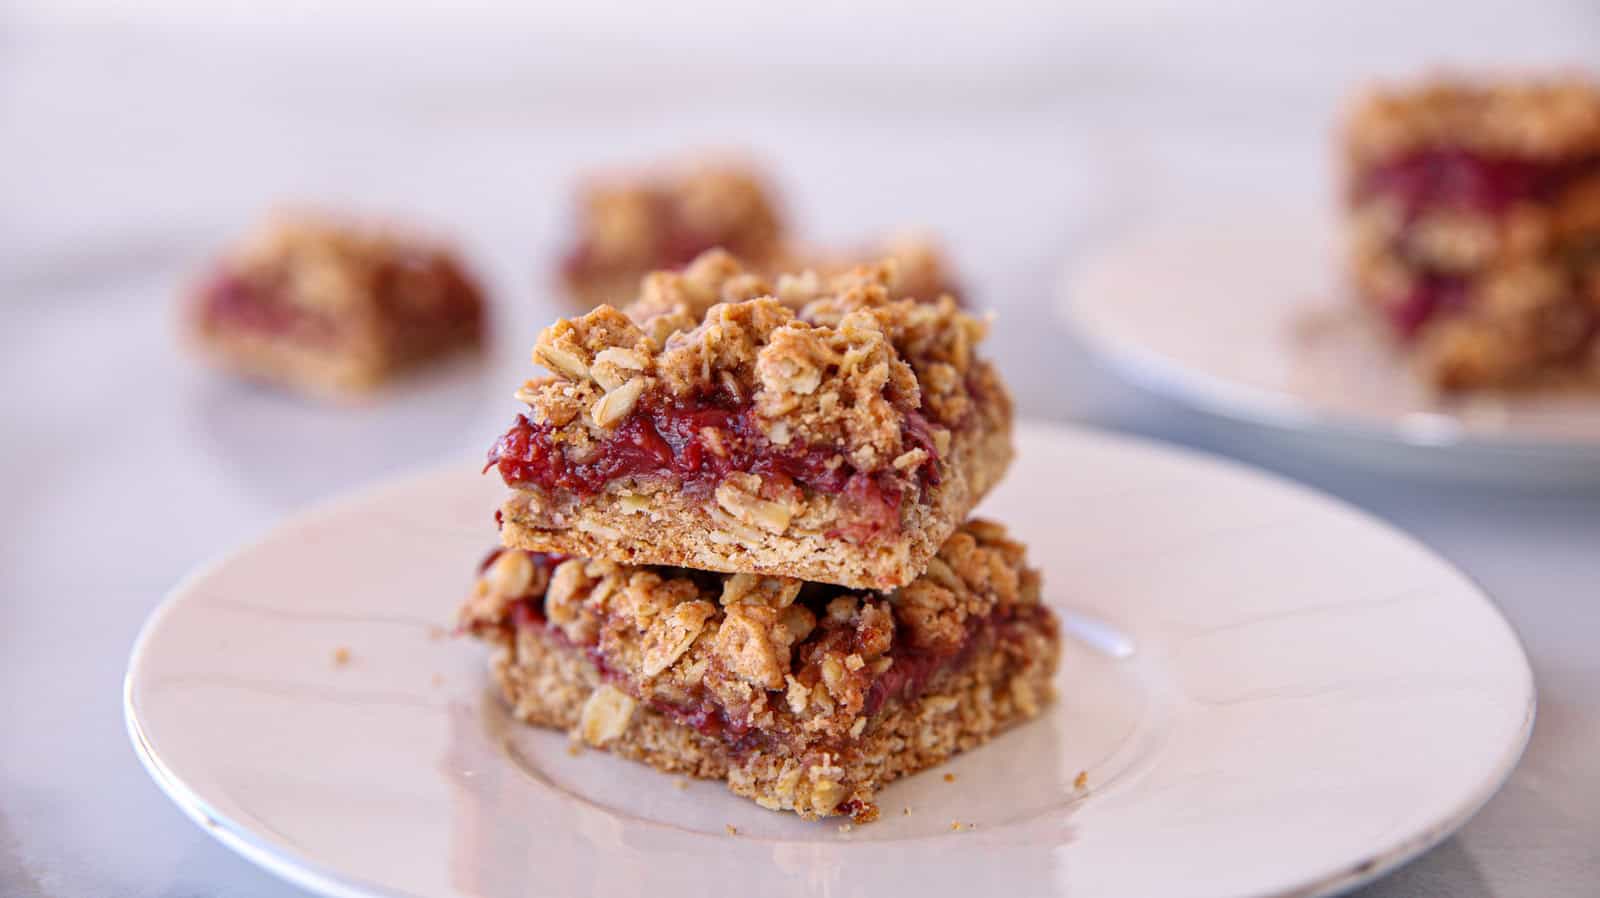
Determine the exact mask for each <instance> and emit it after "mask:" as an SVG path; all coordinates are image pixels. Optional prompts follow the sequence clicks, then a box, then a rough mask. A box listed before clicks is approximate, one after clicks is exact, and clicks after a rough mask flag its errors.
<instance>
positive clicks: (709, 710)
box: [510, 556, 1044, 753]
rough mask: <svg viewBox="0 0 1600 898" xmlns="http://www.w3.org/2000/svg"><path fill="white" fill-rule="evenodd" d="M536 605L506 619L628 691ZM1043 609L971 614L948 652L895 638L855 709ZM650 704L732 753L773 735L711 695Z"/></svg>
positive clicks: (932, 672) (955, 660)
mask: <svg viewBox="0 0 1600 898" xmlns="http://www.w3.org/2000/svg"><path fill="white" fill-rule="evenodd" d="M551 557H559V556H551ZM802 600H804V599H802ZM542 606H543V596H542V595H532V596H528V597H526V598H524V599H521V600H519V601H517V602H515V603H513V604H512V605H511V608H510V623H511V624H512V625H513V626H515V627H517V628H535V629H539V630H541V631H542V632H543V633H544V635H545V636H546V637H547V638H549V639H552V640H554V641H555V642H557V643H558V644H560V645H562V646H564V647H566V648H568V649H581V650H582V651H583V652H584V654H585V656H586V657H587V658H588V659H589V661H590V663H592V664H593V665H594V666H595V669H596V670H598V671H599V672H600V675H601V676H602V677H603V678H604V679H605V680H607V681H608V682H611V683H614V684H616V685H617V686H618V687H620V688H622V689H623V691H625V692H630V693H631V692H632V691H633V690H632V689H631V683H630V682H629V679H628V676H627V675H626V674H625V673H623V672H621V671H619V670H617V669H616V668H614V667H612V666H611V665H610V664H608V663H607V661H606V658H605V656H604V654H603V653H601V652H600V650H599V648H598V647H597V646H580V645H578V644H576V643H573V642H572V641H570V640H568V639H567V637H566V634H565V633H563V632H562V631H561V629H560V628H558V627H552V626H550V625H549V623H548V621H547V620H546V618H545V616H544V612H543V607H542ZM1043 613H1044V612H1043V610H1042V609H1040V608H1038V607H1037V606H1017V607H1012V608H1008V609H1004V610H997V611H995V612H994V613H992V614H989V615H988V616H986V617H981V618H973V619H971V620H969V621H968V622H967V627H966V634H965V636H964V637H963V638H962V641H961V643H960V644H959V645H957V646H956V647H954V648H953V649H951V650H948V651H942V652H937V651H926V650H922V649H917V648H914V647H912V646H911V645H910V644H909V643H908V642H907V641H906V640H903V639H902V640H896V641H895V642H894V644H893V645H892V646H891V647H890V649H889V657H890V658H893V659H894V663H893V664H891V665H890V666H889V669H888V670H885V671H884V672H883V673H881V674H878V675H876V676H875V677H874V678H873V679H872V682H871V684H870V685H869V686H868V687H867V691H866V695H865V697H864V699H863V701H862V707H861V714H862V715H863V716H865V717H868V718H871V717H873V716H875V715H877V714H878V713H879V712H881V711H883V710H884V708H885V706H886V705H888V704H889V703H890V702H891V701H896V702H899V703H901V704H910V703H912V702H915V701H916V700H918V699H919V698H921V697H922V695H923V694H924V693H926V692H927V691H928V688H929V686H930V685H932V684H933V682H934V681H935V680H936V679H937V678H938V677H939V676H940V675H941V674H944V673H947V672H949V671H953V670H958V669H960V668H961V667H964V666H965V665H967V664H968V663H969V662H970V661H971V660H972V657H973V655H974V653H975V652H976V651H977V649H978V647H979V646H981V645H985V644H992V643H993V642H994V641H995V640H1004V639H1007V638H1015V637H1014V636H1009V635H1008V634H1014V633H1016V632H1017V631H1018V630H1020V628H1021V625H1023V624H1026V623H1032V622H1035V621H1036V619H1037V618H1038V617H1039V616H1040V615H1042V614H1043ZM837 635H838V636H844V635H845V634H843V633H840V634H837ZM795 652H796V656H797V657H798V656H799V654H800V647H799V646H796V647H795ZM775 701H776V705H775V706H778V707H781V706H782V701H781V699H777V700H775ZM650 707H651V708H652V709H653V710H655V711H658V712H660V713H662V714H666V715H667V716H669V717H671V718H673V719H674V720H676V721H678V722H679V723H681V724H683V725H685V726H689V727H693V728H694V729H695V730H696V731H697V732H699V733H700V734H701V735H704V736H708V737H711V738H714V739H719V740H721V741H722V742H723V743H724V744H726V745H727V746H728V747H729V748H730V749H732V750H733V751H734V752H736V753H741V752H745V751H749V750H753V749H758V748H761V747H763V746H764V744H765V743H766V742H767V741H768V740H769V739H770V738H771V737H772V735H773V734H770V733H765V732H763V731H761V730H758V729H756V728H754V727H752V726H751V725H750V723H749V721H748V720H746V719H744V718H743V717H742V716H740V715H737V714H733V713H730V712H729V710H728V709H727V708H724V707H723V706H722V705H720V704H718V703H717V702H715V701H711V700H702V701H699V702H695V703H693V704H686V705H679V704H674V703H671V702H666V701H660V700H657V701H652V702H651V703H650Z"/></svg>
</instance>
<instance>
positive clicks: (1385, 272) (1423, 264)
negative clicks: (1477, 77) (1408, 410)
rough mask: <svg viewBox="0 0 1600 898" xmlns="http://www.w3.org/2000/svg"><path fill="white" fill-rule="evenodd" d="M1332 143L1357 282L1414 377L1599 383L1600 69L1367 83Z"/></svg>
mask: <svg viewBox="0 0 1600 898" xmlns="http://www.w3.org/2000/svg"><path fill="white" fill-rule="evenodd" d="M1344 154H1345V167H1346V178H1347V184H1346V202H1347V204H1348V207H1349V219H1348V225H1347V227H1348V231H1349V234H1348V243H1349V255H1350V267H1351V273H1352V277H1353V280H1354V282H1355V286H1356V288H1357V290H1358V291H1359V292H1360V293H1361V295H1362V297H1363V298H1364V300H1365V301H1366V302H1367V303H1368V304H1369V305H1370V306H1371V307H1372V308H1374V309H1375V310H1377V311H1378V312H1379V313H1381V315H1382V317H1383V318H1384V319H1385V320H1386V321H1387V323H1388V325H1389V328H1390V330H1391V331H1392V333H1394V334H1395V335H1396V336H1397V337H1398V338H1399V340H1400V341H1401V344H1402V345H1403V346H1404V347H1405V348H1406V351H1408V352H1410V353H1411V354H1412V355H1413V357H1414V359H1415V361H1416V364H1417V367H1418V370H1419V373H1420V374H1421V376H1422V377H1423V378H1424V379H1426V380H1427V381H1428V382H1429V383H1431V384H1433V385H1434V386H1437V387H1439V388H1441V389H1445V390H1466V389H1480V388H1499V387H1521V386H1527V385H1530V384H1541V383H1548V382H1551V381H1556V382H1562V381H1576V382H1580V383H1587V384H1588V385H1590V386H1591V387H1592V386H1594V385H1597V384H1600V85H1596V84H1595V83H1592V82H1588V81H1584V80H1581V79H1577V78H1568V79H1549V80H1529V81H1518V80H1505V81H1489V80H1483V81H1467V80H1439V81H1434V82H1429V83H1424V84H1420V85H1417V86H1415V87H1410V88H1403V89H1393V90H1382V91H1378V92H1375V93H1373V94H1371V95H1370V96H1368V97H1366V98H1365V99H1364V100H1363V101H1362V102H1361V103H1360V104H1359V105H1358V106H1357V107H1356V108H1355V109H1354V111H1353V114H1352V115H1351V117H1350V119H1349V121H1348V123H1347V126H1346V133H1345V146H1344Z"/></svg>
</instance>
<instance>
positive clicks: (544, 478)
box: [461, 251, 1059, 821]
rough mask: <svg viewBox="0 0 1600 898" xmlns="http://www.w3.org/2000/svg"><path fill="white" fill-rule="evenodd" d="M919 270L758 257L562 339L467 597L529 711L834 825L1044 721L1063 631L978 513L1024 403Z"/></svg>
mask: <svg viewBox="0 0 1600 898" xmlns="http://www.w3.org/2000/svg"><path fill="white" fill-rule="evenodd" d="M896 271H897V268H896V265H895V264H894V263H893V262H892V261H891V262H885V263H883V264H879V265H874V266H863V267H859V268H855V269H852V270H849V271H846V272H843V273H840V274H837V275H834V276H832V277H822V276H819V275H816V274H806V273H802V274H799V275H794V276H787V275H785V276H780V277H779V278H778V279H777V280H776V282H770V283H769V282H768V281H767V280H766V279H765V278H764V277H762V276H761V275H760V274H758V273H755V272H752V271H749V270H746V268H745V267H744V266H743V265H741V264H740V263H739V262H738V261H736V260H735V259H734V257H732V256H731V255H729V254H727V253H725V252H721V251H712V252H708V253H705V254H702V255H701V256H699V257H698V258H696V259H695V260H693V261H692V262H690V263H689V264H688V265H687V266H685V267H684V268H683V269H682V270H681V271H676V272H657V273H654V274H652V275H650V276H648V277H647V278H646V279H645V280H644V282H643V284H642V287H641V295H640V296H639V297H638V298H637V300H636V301H635V302H634V303H632V304H631V305H629V306H628V307H627V308H625V309H623V310H621V311H619V310H617V309H614V308H612V307H610V306H601V307H600V308H597V309H595V310H594V311H592V312H590V313H589V314H587V315H584V316H582V317H580V318H574V319H569V320H563V321H558V322H557V323H556V324H554V325H552V326H551V327H548V328H546V329H545V330H544V331H543V332H542V333H541V334H540V335H539V339H538V344H537V345H536V347H535V348H534V352H533V356H534V360H535V361H536V362H537V363H538V364H539V365H541V366H543V367H545V368H547V369H548V370H549V371H550V372H551V374H552V376H549V377H544V378H540V379H536V380H531V381H529V382H528V383H526V384H525V385H524V386H523V387H522V388H521V389H520V390H519V391H518V392H517V398H518V399H520V400H521V401H523V402H524V403H526V404H527V406H528V412H527V413H526V414H523V415H519V416H518V417H517V419H516V421H515V423H514V424H513V425H512V426H511V428H510V429H509V430H508V431H507V432H506V433H505V434H504V435H503V436H502V437H501V438H500V439H499V441H498V442H497V443H496V444H495V446H494V448H493V449H492V450H491V452H490V455H489V466H492V467H494V468H496V469H497V470H498V472H499V474H500V476H501V477H502V478H503V479H504V480H505V482H506V484H507V486H509V487H510V488H511V490H512V494H511V496H510V498H509V499H507V500H506V502H505V503H504V505H503V506H502V508H501V509H500V510H499V512H498V513H497V515H496V519H497V521H498V522H499V523H500V528H501V530H500V536H501V542H502V543H503V546H502V547H501V548H499V549H497V550H495V552H494V553H492V554H491V555H490V557H489V558H488V559H487V560H486V561H485V562H484V564H483V566H482V568H481V569H480V572H479V577H478V580H477V582H476V584H475V586H474V589H473V591H472V594H471V596H470V597H469V599H468V601H467V602H466V604H465V606H464V607H463V609H462V612H461V622H462V626H463V628H464V629H465V630H467V631H468V632H470V633H472V634H473V635H475V636H477V637H479V638H481V639H483V640H485V641H486V642H488V643H490V644H491V645H492V646H493V647H494V655H493V661H492V670H493V674H494V678H495V680H496V682H497V684H498V685H499V687H500V689H501V691H502V692H503V693H504V695H505V698H506V699H507V701H508V702H509V703H510V705H511V706H512V708H513V709H514V712H515V714H516V715H517V717H519V718H520V719H522V720H524V721H526V722H528V723H532V724H537V725H541V726H547V727H557V728H562V729H566V730H569V731H571V732H573V733H574V734H575V735H576V736H577V737H579V738H581V739H582V740H583V741H585V742H587V743H588V744H590V745H593V746H596V747H601V748H605V749H608V750H610V751H612V752H615V753H617V754H620V755H623V756H625V757H628V758H633V759H636V760H641V761H645V762H646V763H649V764H651V765H652V766H655V767H657V768H659V769H662V770H665V771H671V772H676V773H682V774H689V775H693V776H699V777H708V778H715V779H723V780H726V781H727V783H728V784H729V786H730V788H732V789H733V791H735V792H736V793H738V794H741V795H745V796H748V797H750V798H753V799H755V800H756V801H757V802H759V803H760V804H761V805H763V806H764V807H768V808H772V809H781V810H790V811H794V812H796V813H798V814H800V815H801V816H803V817H806V818H817V817H823V816H829V815H847V816H849V817H851V818H852V819H854V820H856V821H867V820H871V819H873V818H874V817H875V816H876V815H877V807H876V805H875V804H874V803H873V796H874V793H875V791H876V790H877V789H878V788H879V787H880V786H881V785H883V784H885V783H887V782H889V781H890V780H893V779H895V778H898V777H900V776H904V775H907V774H911V773H914V772H916V771H918V770H921V769H924V768H926V767H928V766H931V765H933V764H937V763H939V762H941V761H943V760H945V759H946V758H948V757H950V756H951V755H952V754H954V753H955V752H958V751H962V750H965V749H968V748H971V747H973V746H976V745H978V744H980V743H982V742H983V741H985V740H987V739H988V738H990V737H992V736H993V735H994V734H996V733H997V732H999V731H1001V730H1003V729H1005V728H1006V727H1008V726H1011V725H1013V724H1015V723H1018V722H1021V721H1023V720H1026V719H1028V718H1030V717H1032V716H1034V715H1036V714H1038V713H1039V711H1040V708H1041V705H1042V704H1043V703H1044V702H1046V701H1047V700H1048V699H1049V697H1050V681H1051V676H1052V674H1053V671H1054V669H1055V665H1056V658H1057V654H1058V645H1059V642H1058V636H1057V629H1056V622H1055V619H1054V617H1053V616H1052V615H1051V613H1050V611H1049V609H1048V608H1046V607H1045V606H1044V605H1042V604H1041V603H1040V600H1039V578H1038V575H1037V573H1036V572H1035V571H1033V570H1032V569H1030V568H1029V567H1028V566H1027V565H1026V562H1025V557H1024V554H1025V553H1024V549H1023V547H1022V546H1021V545H1020V544H1019V543H1017V542H1015V541H1014V540H1012V539H1010V538H1009V537H1008V536H1007V534H1006V532H1005V530H1004V529H1003V528H1002V527H1000V526H999V525H997V524H995V523H992V522H988V521H983V520H978V519H972V518H969V517H968V515H969V514H970V512H971V510H972V508H973V506H974V505H975V504H976V503H977V502H978V500H979V499H980V498H981V497H982V496H983V495H984V494H985V493H986V492H987V491H988V490H989V489H990V488H991V487H992V486H993V485H994V484H995V483H996V482H997V481H998V480H999V478H1000V476H1001V475H1002V474H1003V473H1004V471H1005V469H1006V467H1007V465H1008V464H1009V462H1010V459H1011V453H1012V446H1011V418H1012V414H1011V400H1010V397H1009V394H1008V392H1007V390H1006V388H1005V386H1004V384H1003V383H1001V381H1000V379H999V377H998V375H997V373H996V371H995V369H994V367H993V366H992V365H991V364H990V363H989V362H987V361H986V360H984V359H983V358H982V357H981V356H980V355H979V354H978V353H977V349H978V346H979V344H980V343H981V342H982V340H983V337H984V334H985V326H984V323H983V322H982V321H980V320H979V319H977V318H974V317H973V316H971V315H969V314H967V313H966V312H964V311H962V310H961V309H960V308H959V307H958V306H957V305H956V303H955V302H954V300H952V299H951V298H950V297H949V296H930V297H900V296H899V291H898V290H897V283H896Z"/></svg>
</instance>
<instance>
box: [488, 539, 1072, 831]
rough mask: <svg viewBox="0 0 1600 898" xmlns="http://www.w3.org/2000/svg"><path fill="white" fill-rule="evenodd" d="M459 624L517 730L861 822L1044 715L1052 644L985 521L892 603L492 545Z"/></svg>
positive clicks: (886, 597) (1018, 568) (1002, 542)
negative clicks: (486, 665) (893, 790)
mask: <svg viewBox="0 0 1600 898" xmlns="http://www.w3.org/2000/svg"><path fill="white" fill-rule="evenodd" d="M461 623H462V627H463V629H464V630H466V631H467V632H470V633H472V634H473V635H475V636H478V637H479V638H481V639H484V640H485V641H487V642H489V643H490V644H491V645H493V646H494V648H495V651H494V655H493V660H492V662H491V668H492V671H493V675H494V678H495V680H496V683H497V685H498V686H499V688H500V690H501V691H502V693H503V694H504V696H505V698H506V700H507V702H508V703H509V704H510V705H511V707H512V709H513V712H514V713H515V715H516V716H517V717H518V718H519V719H521V720H523V721H525V722H527V723H531V724H535V725H538V726H546V727H554V728H558V729H564V730H569V731H572V732H573V733H574V734H575V735H577V736H578V737H580V738H582V739H583V740H584V741H585V742H587V743H588V744H590V745H592V746H595V747H599V748H605V749H607V750H609V751H612V752H614V753H616V754H619V755H622V756H623V757H627V758H631V759H634V760H638V761H644V762H645V763H647V764H650V765H651V766H653V767H656V768H658V769H660V770H663V771H667V772H671V773H680V774H688V775H692V776H697V777H703V778H708V779H722V780H726V781H727V783H728V786H729V788H731V789H732V790H733V791H734V792H735V793H737V794H739V795H743V796H746V797H748V798H753V799H755V801H756V802H757V803H759V804H760V805H762V806H763V807H766V808H770V809H773V810H789V811H794V812H795V813H797V814H799V815H800V816H802V817H805V818H807V819H816V818H819V817H825V816H830V815H848V816H850V817H851V818H853V819H854V820H856V821H858V822H866V821H869V820H872V819H874V818H875V817H876V816H877V813H878V809H877V806H876V805H875V804H874V803H873V796H874V793H875V792H876V791H877V789H878V788H879V787H881V786H883V785H884V784H886V783H888V782H890V781H892V780H894V779H897V778H899V777H902V776H905V775H908V774H911V773H915V772H917V771H919V770H923V769H925V768H927V767H930V766H933V765H934V764H938V763H940V762H941V761H944V760H945V759H947V758H949V757H950V756H951V755H953V754H955V753H956V752H959V751H965V750H967V749H970V748H973V747H975V746H978V745H980V744H982V743H983V742H985V741H987V740H988V739H989V738H990V737H992V736H994V735H995V734H996V733H999V732H1000V731H1002V730H1004V729H1006V728H1007V727H1010V726H1012V725H1014V724H1017V723H1020V722H1022V721H1025V720H1027V719H1029V718H1031V717H1034V716H1036V715H1037V714H1038V713H1039V712H1040V709H1041V707H1042V706H1043V704H1044V703H1045V702H1047V701H1048V700H1049V699H1050V697H1051V685H1050V684H1051V677H1052V675H1053V673H1054V671H1055V667H1056V661H1057V657H1058V655H1059V649H1060V642H1059V636H1058V633H1057V627H1056V620H1055V617H1054V615H1052V614H1051V612H1050V610H1049V609H1048V608H1046V607H1045V606H1044V605H1042V604H1040V602H1039V577H1038V574H1037V573H1036V572H1035V571H1033V570H1031V569H1029V568H1027V567H1025V566H1024V563H1023V548H1022V546H1021V545H1020V544H1018V543H1016V542H1014V541H1011V540H1009V539H1007V538H1006V536H1005V532H1004V530H1002V529H1001V528H1000V527H998V526H996V525H994V524H991V523H988V522H986V521H978V520H973V521H969V522H967V523H966V524H965V525H963V526H962V528H961V529H960V530H958V531H957V532H956V534H955V535H954V536H952V537H951V538H950V539H949V540H948V541H947V542H946V543H945V544H944V546H943V548H942V549H941V550H940V552H939V554H938V556H937V557H936V558H935V559H934V560H933V562H932V563H931V564H930V565H929V568H928V571H927V573H925V574H924V575H923V576H922V577H920V578H918V579H917V580H915V581H913V582H912V583H910V584H908V585H907V586H905V587H902V588H900V589H897V590H894V591H892V592H888V593H871V592H868V593H861V592H854V591H851V590H847V589H843V588H841V587H837V586H827V585H822V584H816V583H805V582H802V581H799V580H792V579H787V578H777V577H756V576H752V575H747V574H712V573H705V572H699V571H689V570H683V569H679V568H662V567H634V566H628V565H620V564H616V563H612V562H597V561H587V560H583V559H575V558H564V557H562V556H554V555H548V554H541V553H535V552H527V551H524V550H517V549H508V550H498V551H496V552H495V553H494V554H492V555H491V556H490V558H489V559H488V560H487V561H486V562H485V564H484V566H483V569H482V571H481V573H480V576H479V578H478V581H477V583H476V584H475V587H474V590H473V594H472V595H471V597H470V598H469V599H468V601H467V603H466V605H465V606H464V607H463V608H462V612H461Z"/></svg>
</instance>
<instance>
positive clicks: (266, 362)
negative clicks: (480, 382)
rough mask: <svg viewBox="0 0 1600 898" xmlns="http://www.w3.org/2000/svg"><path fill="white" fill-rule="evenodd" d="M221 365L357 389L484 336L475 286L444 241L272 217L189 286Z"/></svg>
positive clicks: (304, 386)
mask: <svg viewBox="0 0 1600 898" xmlns="http://www.w3.org/2000/svg"><path fill="white" fill-rule="evenodd" d="M185 313H186V316H187V321H186V325H187V328H188V331H189V332H190V334H191V335H192V338H193V340H194V342H195V343H196V344H197V345H198V346H199V348H200V349H201V350H202V351H203V352H204V353H205V354H206V355H207V356H208V357H210V359H211V360H212V361H214V362H215V363H216V364H217V365H218V366H220V367H222V368H225V369H227V370H230V371H233V372H235V373H238V374H242V375H244V376H246V377H250V378H254V379H258V380H263V381H267V382H271V383H275V384H278V385H281V386H285V387H290V388H293V389H297V390H300V391H303V392H307V393H313V394H320V395H339V394H351V393H360V392H363V391H366V390H370V389H372V388H374V387H377V386H379V385H380V384H382V383H384V382H385V381H387V380H389V379H390V378H392V377H394V376H396V375H398V374H400V373H402V372H405V371H408V370H410V369H413V368H415V367H416V366H418V365H420V364H422V363H424V362H429V361H432V360H435V359H439V358H442V357H444V356H446V355H450V354H452V353H455V352H458V351H464V350H469V349H474V348H476V347H478V346H479V345H481V343H482V342H483V339H484V330H485V320H484V304H483V295H482V291H481V290H480V289H479V287H478V285H477V284H476V282H474V281H473V279H472V278H471V277H470V276H469V275H468V274H467V272H466V270H465V269H464V268H463V267H462V266H461V264H460V263H459V262H458V261H457V260H456V259H455V257H454V255H453V254H452V253H451V252H450V251H449V250H447V249H446V248H444V247H442V246H439V245H436V244H434V243H432V242H430V241H428V240H426V239H424V238H421V237H417V236H412V235H407V234H403V233H400V232H398V231H395V230H393V229H389V228H380V227H376V226H372V225H366V224H359V223H356V222H352V221H347V220H343V219H339V218H335V217H332V216H329V215H325V214H312V213H294V214H286V215H279V216H276V217H274V218H273V219H271V220H270V221H268V222H267V223H265V224H264V225H263V226H262V227H261V228H260V229H259V230H257V231H256V232H255V233H253V234H251V235H250V236H249V237H248V238H247V239H246V240H244V241H242V242H241V243H240V244H239V245H238V246H237V247H235V248H234V249H233V250H232V251H230V252H229V253H227V254H226V255H225V256H224V257H223V258H222V259H221V260H220V261H218V262H217V263H216V265H215V266H214V268H213V269H212V270H211V271H210V272H209V274H208V275H207V276H206V277H205V278H204V279H203V280H202V281H201V282H200V283H199V284H198V285H197V286H196V287H195V288H194V289H193V290H192V291H191V293H190V294H189V296H188V307H187V308H186V310H185Z"/></svg>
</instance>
